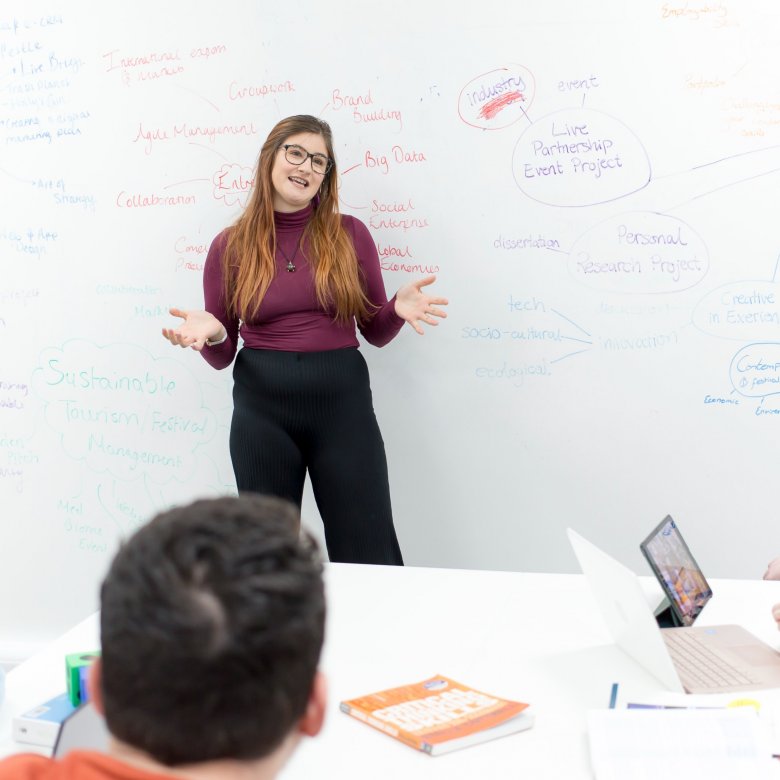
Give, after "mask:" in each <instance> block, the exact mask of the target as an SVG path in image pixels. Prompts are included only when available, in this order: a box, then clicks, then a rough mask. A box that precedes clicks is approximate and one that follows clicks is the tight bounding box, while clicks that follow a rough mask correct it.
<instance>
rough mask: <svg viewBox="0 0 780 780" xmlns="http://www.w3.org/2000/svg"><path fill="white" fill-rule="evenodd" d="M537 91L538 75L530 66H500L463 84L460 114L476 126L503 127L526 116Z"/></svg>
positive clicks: (486, 127) (459, 96)
mask: <svg viewBox="0 0 780 780" xmlns="http://www.w3.org/2000/svg"><path fill="white" fill-rule="evenodd" d="M535 92H536V86H535V82H534V77H533V74H532V73H531V71H530V70H528V68H525V67H523V66H522V65H507V66H505V67H503V68H496V69H495V70H491V71H488V72H487V73H483V74H482V75H481V76H477V77H476V78H474V79H472V80H471V81H469V83H468V84H466V86H465V87H463V89H462V90H461V91H460V95H458V115H459V116H460V118H461V119H462V120H463V121H464V122H465V123H466V124H467V125H471V126H472V127H478V128H480V129H481V130H500V129H501V128H503V127H509V125H511V124H514V123H515V122H517V120H518V119H521V118H522V117H524V116H526V111H528V108H529V106H530V105H531V102H532V101H533V99H534V94H535Z"/></svg>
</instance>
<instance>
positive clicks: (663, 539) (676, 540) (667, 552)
mask: <svg viewBox="0 0 780 780" xmlns="http://www.w3.org/2000/svg"><path fill="white" fill-rule="evenodd" d="M639 547H640V549H641V550H642V553H643V554H644V556H645V558H647V562H648V563H649V564H650V568H651V569H652V570H653V573H654V574H655V576H656V577H657V578H658V581H659V582H660V583H661V587H662V588H663V589H664V592H665V593H666V595H667V597H668V598H669V602H670V604H671V608H672V612H673V613H674V615H675V617H676V618H677V620H678V621H679V622H680V624H681V625H683V626H690V625H692V624H693V622H694V620H696V617H697V616H698V614H699V612H701V611H702V609H703V608H704V605H705V604H706V603H707V602H708V601H709V600H710V598H711V597H712V589H711V588H710V586H709V584H708V583H707V580H706V579H705V578H704V575H703V574H702V572H701V569H700V568H699V566H698V564H697V563H696V561H695V560H694V558H693V555H691V551H690V550H689V549H688V545H687V544H686V543H685V540H684V539H683V538H682V534H681V533H680V529H679V528H678V527H677V524H676V523H675V522H674V520H672V518H671V517H669V516H668V515H667V516H666V517H665V518H664V519H663V521H661V523H660V524H659V525H658V527H657V528H655V529H654V530H653V532H652V533H651V534H650V535H649V536H648V537H647V539H645V540H644V541H643V542H642V543H641V544H640V545H639Z"/></svg>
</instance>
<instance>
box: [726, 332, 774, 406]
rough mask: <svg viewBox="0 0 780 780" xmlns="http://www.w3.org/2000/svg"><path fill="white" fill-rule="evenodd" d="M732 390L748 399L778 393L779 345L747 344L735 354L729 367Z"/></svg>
mask: <svg viewBox="0 0 780 780" xmlns="http://www.w3.org/2000/svg"><path fill="white" fill-rule="evenodd" d="M729 379H731V384H732V386H733V387H734V389H735V390H736V391H737V392H738V393H739V394H740V395H744V396H747V397H748V398H764V397H766V396H768V395H777V394H778V393H780V343H777V342H759V343H756V344H748V345H747V346H745V347H742V349H740V350H739V352H737V354H736V355H734V357H733V358H732V360H731V366H729Z"/></svg>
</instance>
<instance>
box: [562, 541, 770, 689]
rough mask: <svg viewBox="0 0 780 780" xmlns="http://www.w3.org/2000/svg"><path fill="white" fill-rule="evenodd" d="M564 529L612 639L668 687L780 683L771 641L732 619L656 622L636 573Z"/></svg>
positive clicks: (744, 686) (753, 686) (751, 686)
mask: <svg viewBox="0 0 780 780" xmlns="http://www.w3.org/2000/svg"><path fill="white" fill-rule="evenodd" d="M567 534H568V536H569V541H570V542H571V545H572V548H573V549H574V553H575V555H576V556H577V560H578V561H579V563H580V566H581V568H582V571H583V574H584V575H585V577H586V578H587V580H588V583H589V584H590V587H591V590H592V591H593V596H594V598H595V599H596V603H597V604H598V607H599V609H600V611H601V613H602V615H603V617H604V621H605V622H606V624H607V628H608V629H609V632H610V633H611V634H612V637H613V638H614V640H615V643H616V644H617V645H618V646H619V647H620V648H621V649H622V650H623V651H624V652H626V653H627V654H628V655H629V656H631V657H632V658H633V659H634V660H635V661H636V662H637V663H639V664H640V665H641V666H643V667H644V668H645V669H646V670H647V671H648V672H650V673H651V674H652V675H653V676H654V677H656V678H657V679H658V680H659V682H661V683H662V684H663V685H664V687H665V688H666V689H667V690H670V691H677V692H683V691H686V692H688V693H727V692H729V691H744V690H756V689H760V688H776V687H780V653H778V652H776V651H775V650H773V649H772V648H771V647H770V646H769V645H767V644H765V643H764V642H762V641H761V640H760V639H758V638H757V637H755V636H753V634H751V633H750V632H749V631H746V630H745V629H744V628H742V627H741V626H736V625H728V626H706V627H694V626H690V627H680V628H659V627H658V623H657V622H656V619H655V616H654V614H653V610H652V609H651V607H650V605H649V604H648V601H647V598H646V596H645V593H644V591H643V590H642V587H641V585H640V583H639V578H638V577H637V576H636V574H634V572H633V571H631V569H629V568H628V567H626V566H624V565H623V564H622V563H620V562H618V561H616V560H615V559H614V558H612V557H611V556H610V555H608V554H607V553H605V552H604V551H603V550H600V549H599V548H598V547H596V545H594V544H592V543H591V542H589V541H587V540H586V539H584V538H583V537H582V536H580V535H579V534H578V533H576V531H573V530H572V529H571V528H569V529H567ZM651 536H652V535H651ZM686 548H687V546H686ZM662 584H663V583H662Z"/></svg>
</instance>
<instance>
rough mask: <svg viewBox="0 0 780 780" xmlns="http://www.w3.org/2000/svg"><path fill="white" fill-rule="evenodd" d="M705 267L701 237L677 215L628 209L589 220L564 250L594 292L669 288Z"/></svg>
mask: <svg viewBox="0 0 780 780" xmlns="http://www.w3.org/2000/svg"><path fill="white" fill-rule="evenodd" d="M708 270H709V253H708V251H707V247H706V245H705V244H704V241H702V239H701V238H700V237H699V235H698V234H697V233H696V232H695V231H694V230H693V228H691V226H690V225H688V224H686V223H685V222H683V221H682V220H681V219H678V218H677V217H670V216H668V215H667V214H657V213H655V212H653V211H629V212H625V213H623V214H617V215H615V216H613V217H610V218H609V219H606V220H604V221H603V222H600V223H598V224H597V225H594V226H593V227H592V228H590V229H589V230H588V231H587V232H585V233H583V235H581V236H580V237H579V238H578V239H577V240H576V241H575V242H574V245H573V246H572V248H571V250H570V251H569V273H570V274H571V275H572V276H573V277H575V278H576V279H578V280H579V281H581V282H582V283H583V284H586V285H587V286H588V287H591V288H592V289H594V290H598V291H599V292H613V293H637V294H640V293H642V294H647V293H672V292H681V291H682V290H687V289H688V288H690V287H693V286H694V285H696V284H698V283H699V282H700V281H701V280H702V279H703V278H704V277H705V275H706V274H707V271H708Z"/></svg>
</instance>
